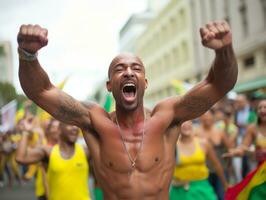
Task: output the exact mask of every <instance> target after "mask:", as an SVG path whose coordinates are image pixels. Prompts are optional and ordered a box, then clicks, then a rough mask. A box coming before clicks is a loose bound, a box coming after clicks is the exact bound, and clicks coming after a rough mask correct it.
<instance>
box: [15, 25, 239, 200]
mask: <svg viewBox="0 0 266 200" xmlns="http://www.w3.org/2000/svg"><path fill="white" fill-rule="evenodd" d="M47 34H48V32H47V30H46V29H44V28H41V27H40V26H39V25H35V26H33V25H22V26H21V28H20V31H19V34H18V45H19V48H21V49H23V50H25V51H28V52H30V53H36V52H37V51H38V50H39V49H41V48H42V47H44V46H45V45H47V43H48V38H47ZM200 34H201V38H202V44H203V45H204V46H206V47H208V48H210V49H213V50H214V51H215V55H216V56H215V59H214V62H213V65H212V67H211V69H210V72H209V74H208V76H207V77H206V79H204V80H203V81H202V82H200V83H198V84H197V85H196V86H195V87H194V88H192V89H191V90H190V91H189V92H188V93H187V94H185V95H184V96H182V97H177V96H176V97H170V98H167V99H165V100H162V101H161V102H159V103H158V104H157V105H156V106H155V107H154V109H153V110H152V111H151V112H149V111H148V110H147V109H145V108H144V105H143V96H144V92H145V89H146V88H147V85H148V82H147V80H146V78H145V68H144V65H143V63H142V61H141V59H140V58H138V57H137V56H135V55H132V54H128V53H123V54H119V55H118V56H116V57H115V58H114V59H113V60H112V62H111V64H110V67H109V71H108V77H109V80H108V81H107V83H106V86H107V89H108V91H110V92H112V94H113V96H114V98H115V101H116V109H115V112H113V113H107V112H106V111H105V110H104V109H103V108H101V107H100V106H99V105H97V104H93V103H91V102H89V103H86V104H84V103H81V102H79V101H77V100H75V99H74V98H72V97H71V96H69V95H68V94H66V93H64V92H62V91H61V90H59V89H58V88H56V87H55V86H54V85H53V84H52V83H51V82H50V80H49V78H48V76H47V74H46V72H45V71H44V70H43V68H42V67H41V66H40V64H39V62H38V60H37V59H36V60H33V61H26V60H25V59H23V57H22V58H20V61H19V63H20V67H19V77H20V83H21V86H22V88H23V90H24V92H25V94H26V95H27V96H28V97H29V98H30V99H32V100H33V101H34V102H35V103H36V104H38V105H39V106H40V107H42V108H43V109H44V110H46V111H47V112H49V113H50V114H51V115H53V116H54V117H55V118H57V119H59V120H61V121H64V122H65V123H69V124H72V125H76V126H78V127H80V128H81V129H82V130H83V135H84V138H85V140H86V143H87V145H88V148H89V151H90V154H91V156H92V160H93V165H94V169H95V175H96V177H97V180H98V182H99V184H100V186H101V187H102V189H103V192H104V199H107V200H118V199H119V200H123V199H132V200H140V199H141V200H156V199H158V200H161V199H163V200H167V199H168V191H169V186H170V181H171V177H172V174H173V170H174V166H175V145H176V141H177V138H178V132H179V131H176V129H179V127H180V125H181V123H182V122H184V121H186V120H189V119H193V118H196V117H198V116H200V115H201V114H203V113H204V112H205V111H207V110H208V109H209V108H210V107H211V106H212V105H213V104H214V103H216V102H217V101H218V100H219V99H221V98H222V97H223V96H224V95H225V94H226V93H227V92H228V91H229V90H230V89H232V87H233V86H234V84H235V82H236V79H237V63H236V59H235V56H234V52H233V48H232V35H231V30H230V27H229V26H228V24H227V23H226V22H223V21H222V22H211V23H208V24H207V25H206V26H204V27H203V28H201V29H200ZM116 121H117V122H118V123H119V126H120V129H121V130H120V129H119V126H118V125H117V123H116ZM143 133H144V135H143V136H142V134H143ZM120 134H121V135H122V137H121V136H120ZM142 138H143V141H142ZM142 142H143V144H142V146H141V143H142ZM123 143H124V144H123ZM140 146H141V147H142V148H141V149H140ZM127 151H128V153H127ZM136 155H137V157H136ZM130 157H132V158H133V159H135V158H136V166H135V168H133V167H132V165H133V164H132V162H131V160H130Z"/></svg>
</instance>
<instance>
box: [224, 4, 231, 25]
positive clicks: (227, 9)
mask: <svg viewBox="0 0 266 200" xmlns="http://www.w3.org/2000/svg"><path fill="white" fill-rule="evenodd" d="M224 13H225V17H224V20H225V21H227V23H228V24H230V12H229V2H228V0H225V1H224Z"/></svg>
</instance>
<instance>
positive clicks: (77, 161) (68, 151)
mask: <svg viewBox="0 0 266 200" xmlns="http://www.w3.org/2000/svg"><path fill="white" fill-rule="evenodd" d="M27 126H28V123H27V122H26V121H25V127H27ZM59 129H60V136H59V143H58V144H56V145H54V146H53V147H49V146H47V145H46V146H38V147H35V148H32V149H30V148H27V142H28V135H29V131H24V132H23V134H22V140H21V142H20V143H19V145H18V150H17V154H16V160H17V161H18V162H19V163H21V164H32V163H38V162H40V161H42V162H44V163H47V180H48V189H49V191H48V200H58V199H64V200H90V194H89V187H88V178H89V165H88V160H87V158H88V152H87V151H86V150H84V149H83V147H82V146H80V145H79V144H77V143H76V140H77V138H78V128H77V127H76V126H72V125H67V124H64V123H62V122H60V125H59ZM26 130H30V129H29V128H26Z"/></svg>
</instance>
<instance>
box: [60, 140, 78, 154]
mask: <svg viewBox="0 0 266 200" xmlns="http://www.w3.org/2000/svg"><path fill="white" fill-rule="evenodd" d="M59 149H60V152H61V155H64V156H63V157H64V158H66V157H67V158H69V157H71V156H72V155H73V154H74V151H75V143H70V142H65V141H63V140H60V141H59Z"/></svg>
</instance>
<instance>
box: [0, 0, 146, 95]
mask: <svg viewBox="0 0 266 200" xmlns="http://www.w3.org/2000/svg"><path fill="white" fill-rule="evenodd" d="M145 8H146V1H145V0H134V1H132V0H45V1H43V0H0V40H9V41H11V43H12V47H13V57H14V67H15V69H14V83H15V86H16V88H17V91H18V92H21V91H22V90H21V87H20V85H19V82H18V76H17V73H18V56H17V53H16V48H17V43H16V35H17V32H18V30H19V27H20V25H21V24H39V25H41V26H42V27H45V28H47V29H48V32H49V33H48V38H49V42H48V46H46V47H45V48H43V49H42V50H40V52H39V60H40V62H41V64H42V66H43V68H44V69H45V70H46V71H47V73H48V74H49V76H50V79H51V81H52V82H53V83H54V84H57V83H59V82H60V81H62V80H63V79H64V78H65V77H66V76H69V77H70V78H69V80H68V82H67V84H66V86H65V88H64V91H66V92H67V93H69V94H71V95H72V96H74V97H75V98H77V99H79V100H84V99H85V98H86V97H87V96H88V95H89V94H92V93H93V92H94V90H95V88H96V87H97V85H99V83H100V82H102V81H103V80H105V78H106V77H107V68H108V65H109V63H110V61H111V59H112V58H113V57H114V56H115V55H116V54H117V52H118V45H119V43H118V36H119V35H118V33H119V30H120V29H121V27H122V26H123V25H124V23H125V22H126V21H127V19H128V18H129V17H130V15H131V14H132V13H136V12H141V11H143V10H145Z"/></svg>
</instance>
